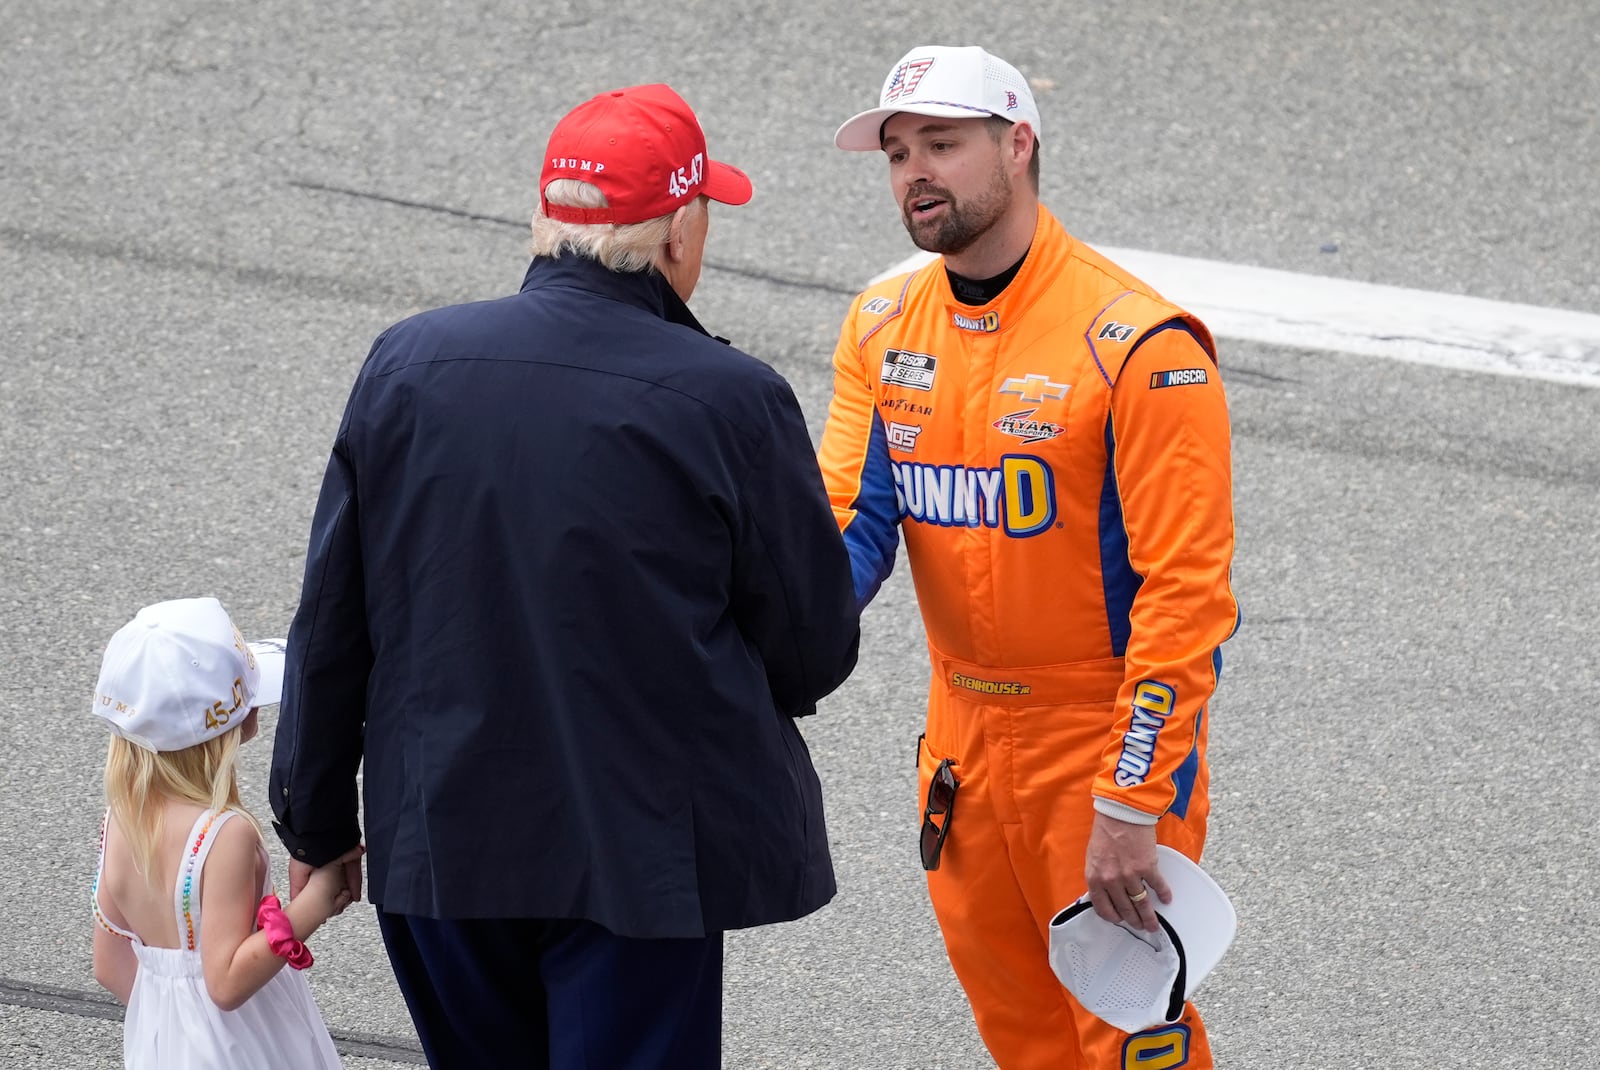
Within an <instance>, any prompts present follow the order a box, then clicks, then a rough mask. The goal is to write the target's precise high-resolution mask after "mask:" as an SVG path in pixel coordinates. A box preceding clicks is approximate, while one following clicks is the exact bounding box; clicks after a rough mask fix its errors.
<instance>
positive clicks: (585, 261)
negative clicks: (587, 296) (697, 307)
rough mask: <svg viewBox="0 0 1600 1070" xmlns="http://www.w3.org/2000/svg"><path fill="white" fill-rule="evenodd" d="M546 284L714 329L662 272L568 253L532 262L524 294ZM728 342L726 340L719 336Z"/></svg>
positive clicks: (671, 320) (700, 329)
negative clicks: (703, 323) (702, 322)
mask: <svg viewBox="0 0 1600 1070" xmlns="http://www.w3.org/2000/svg"><path fill="white" fill-rule="evenodd" d="M545 286H566V287H570V288H572V289H576V290H586V291H588V292H589V293H592V294H597V295H599V296H600V297H605V298H608V299H610V300H612V301H621V302H622V303H623V304H628V305H633V306H635V307H636V308H642V309H644V310H645V311H646V312H649V313H650V314H651V315H654V316H660V317H661V318H662V319H664V320H666V321H667V322H669V323H678V324H682V325H683V326H685V327H689V328H691V329H693V330H695V331H698V332H699V333H701V334H703V335H706V336H708V337H714V336H713V335H711V332H710V331H707V330H706V329H705V328H704V327H702V326H700V321H699V320H697V319H695V316H694V313H693V312H690V311H689V306H688V305H686V304H684V303H683V299H682V298H680V297H679V296H678V294H677V292H676V291H675V290H673V288H672V286H671V285H670V284H669V283H668V282H667V280H666V279H665V278H663V277H662V275H661V273H660V272H659V271H656V270H654V269H652V270H650V271H636V272H619V271H612V270H611V269H609V268H607V267H605V266H604V265H602V264H600V263H599V262H598V261H595V260H590V259H589V258H588V257H585V256H574V255H573V254H571V253H568V254H566V255H563V256H558V257H547V256H538V257H534V259H533V261H532V262H531V263H530V264H529V265H528V273H527V274H526V275H524V276H523V279H522V291H521V292H522V293H527V292H529V291H530V290H535V289H539V288H542V287H545ZM718 340H719V341H726V339H718Z"/></svg>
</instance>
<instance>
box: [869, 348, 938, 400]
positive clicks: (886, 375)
mask: <svg viewBox="0 0 1600 1070" xmlns="http://www.w3.org/2000/svg"><path fill="white" fill-rule="evenodd" d="M938 367H939V358H938V357H930V356H929V355H928V354H926V353H912V352H910V351H909V350H904V349H890V350H886V351H885V352H884V354H883V374H882V375H881V376H880V379H881V380H882V381H883V382H884V383H885V384H887V385H889V386H905V387H910V388H911V389H912V390H932V389H933V376H934V372H935V371H937V370H938Z"/></svg>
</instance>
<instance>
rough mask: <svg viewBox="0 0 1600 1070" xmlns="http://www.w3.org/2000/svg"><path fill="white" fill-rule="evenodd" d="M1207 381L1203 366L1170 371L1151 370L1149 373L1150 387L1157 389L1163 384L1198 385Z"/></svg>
mask: <svg viewBox="0 0 1600 1070" xmlns="http://www.w3.org/2000/svg"><path fill="white" fill-rule="evenodd" d="M1204 382H1207V379H1206V370H1205V369H1204V368H1179V369H1177V370H1176V371H1170V372H1152V373H1151V375H1150V389H1151V390H1159V389H1161V388H1162V387H1164V386H1199V385H1200V384H1201V383H1204Z"/></svg>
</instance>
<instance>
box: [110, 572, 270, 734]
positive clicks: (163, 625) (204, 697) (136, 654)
mask: <svg viewBox="0 0 1600 1070" xmlns="http://www.w3.org/2000/svg"><path fill="white" fill-rule="evenodd" d="M284 647H285V643H284V640H282V639H270V640H266V641H264V642H259V643H246V642H245V640H244V636H242V635H240V634H239V629H237V628H235V627H234V625H233V621H232V620H230V619H229V617H228V614H227V612H226V611H225V610H224V609H223V608H222V603H220V602H218V601H217V600H216V599H215V598H181V599H175V600H173V601H169V602H157V603H156V604H155V605H150V606H145V607H144V608H143V609H141V610H140V611H139V612H138V614H137V615H136V616H135V617H134V618H133V620H131V621H129V622H128V623H127V624H124V625H123V626H122V627H121V628H119V629H117V632H116V634H115V635H113V636H112V637H111V642H110V643H108V644H107V645H106V652H105V656H104V657H103V658H102V659H101V661H100V678H99V680H98V681H97V682H96V684H95V691H94V704H93V710H94V713H95V716H97V717H99V718H101V719H102V720H104V721H105V722H106V724H107V726H108V727H110V729H111V731H112V732H113V733H115V734H116V735H119V736H121V737H123V738H124V739H126V740H128V741H129V742H130V743H134V744H136V745H138V746H140V747H143V748H144V749H146V750H151V751H156V752H162V751H176V750H184V749H186V748H188V747H193V746H195V745H196V744H198V743H204V742H205V741H206V740H208V739H211V738H213V737H215V736H220V735H222V734H223V733H224V732H227V731H229V730H230V729H233V728H237V727H238V726H239V723H240V722H241V721H243V720H244V718H245V716H246V715H247V714H248V713H249V712H250V710H251V709H252V708H253V707H256V706H265V705H269V704H271V703H273V702H277V701H278V699H279V697H280V696H281V695H282V693H283V663H284Z"/></svg>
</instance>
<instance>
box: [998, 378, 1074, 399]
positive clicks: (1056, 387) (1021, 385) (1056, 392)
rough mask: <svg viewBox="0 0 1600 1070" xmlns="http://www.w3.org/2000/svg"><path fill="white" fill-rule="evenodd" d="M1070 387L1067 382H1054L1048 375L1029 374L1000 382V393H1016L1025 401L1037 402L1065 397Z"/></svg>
mask: <svg viewBox="0 0 1600 1070" xmlns="http://www.w3.org/2000/svg"><path fill="white" fill-rule="evenodd" d="M1068 389H1069V387H1068V384H1066V383H1052V382H1051V381H1050V377H1049V376H1048V375H1028V376H1024V377H1023V378H1021V379H1016V378H1012V379H1007V380H1006V381H1005V382H1004V383H1002V384H1000V393H1002V394H1016V395H1019V396H1020V397H1021V398H1022V400H1023V401H1032V402H1034V403H1035V404H1037V403H1038V402H1041V401H1044V400H1046V399H1047V398H1049V399H1056V398H1064V397H1066V396H1067V390H1068Z"/></svg>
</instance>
